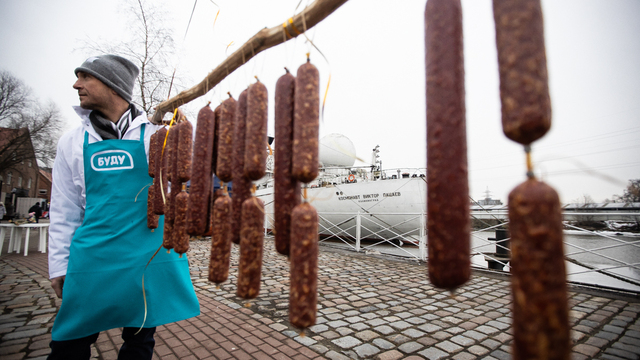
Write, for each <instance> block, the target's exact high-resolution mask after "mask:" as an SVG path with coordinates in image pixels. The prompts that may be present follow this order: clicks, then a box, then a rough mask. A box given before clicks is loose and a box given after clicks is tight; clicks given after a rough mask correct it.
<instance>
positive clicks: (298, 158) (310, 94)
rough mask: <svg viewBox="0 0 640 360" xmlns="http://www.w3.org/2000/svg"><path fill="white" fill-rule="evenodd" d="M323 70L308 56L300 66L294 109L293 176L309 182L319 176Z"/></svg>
mask: <svg viewBox="0 0 640 360" xmlns="http://www.w3.org/2000/svg"><path fill="white" fill-rule="evenodd" d="M319 105H320V74H319V73H318V69H317V68H316V67H315V66H314V65H312V64H311V63H310V62H309V61H308V60H307V63H306V64H304V65H301V66H300V67H299V68H298V73H297V76H296V84H295V103H294V110H293V155H292V156H293V159H292V165H291V174H292V176H293V177H294V178H295V179H296V180H298V181H301V182H303V183H308V182H310V181H312V180H313V179H315V178H316V177H317V176H318V166H319V163H318V143H319V140H318V135H319V126H320V110H319Z"/></svg>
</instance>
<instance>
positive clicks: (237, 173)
mask: <svg viewBox="0 0 640 360" xmlns="http://www.w3.org/2000/svg"><path fill="white" fill-rule="evenodd" d="M247 94H248V91H247V90H244V91H242V93H240V96H238V101H237V103H236V120H235V122H234V126H233V196H232V197H231V201H232V202H233V206H232V208H233V215H232V217H231V241H232V242H233V243H234V244H240V227H241V224H242V203H244V201H245V200H247V199H248V198H249V197H251V185H252V183H251V180H249V179H248V178H247V177H246V176H245V175H244V152H245V146H244V143H245V134H246V129H247Z"/></svg>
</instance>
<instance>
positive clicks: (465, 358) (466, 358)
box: [452, 352, 574, 360]
mask: <svg viewBox="0 0 640 360" xmlns="http://www.w3.org/2000/svg"><path fill="white" fill-rule="evenodd" d="M476 358H477V356H475V355H473V354H470V353H468V352H461V353H457V354H455V355H453V357H452V359H454V360H473V359H476ZM572 360H574V359H572Z"/></svg>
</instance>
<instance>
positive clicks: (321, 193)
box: [256, 177, 426, 245]
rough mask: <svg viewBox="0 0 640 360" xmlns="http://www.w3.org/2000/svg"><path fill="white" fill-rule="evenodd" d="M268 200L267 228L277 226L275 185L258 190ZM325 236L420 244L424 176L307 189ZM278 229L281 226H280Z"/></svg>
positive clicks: (423, 221) (320, 232) (263, 198)
mask: <svg viewBox="0 0 640 360" xmlns="http://www.w3.org/2000/svg"><path fill="white" fill-rule="evenodd" d="M256 196H258V197H260V198H261V199H262V200H263V201H264V203H265V227H266V228H268V229H273V223H274V221H273V219H274V213H273V187H268V188H263V189H260V190H258V191H256ZM307 198H308V199H309V201H311V203H312V205H313V206H314V207H315V208H316V209H317V211H318V215H319V234H320V236H321V237H322V238H323V239H331V238H336V239H344V238H349V239H361V240H372V241H383V240H388V241H394V242H396V243H398V244H403V243H405V244H406V243H413V244H416V245H417V244H418V242H419V240H420V237H423V236H424V233H425V213H426V204H425V203H426V201H425V199H426V181H425V179H424V178H423V177H412V178H401V179H387V180H378V181H362V182H355V183H345V184H339V185H328V186H324V187H311V188H308V189H307ZM276 231H277V229H276Z"/></svg>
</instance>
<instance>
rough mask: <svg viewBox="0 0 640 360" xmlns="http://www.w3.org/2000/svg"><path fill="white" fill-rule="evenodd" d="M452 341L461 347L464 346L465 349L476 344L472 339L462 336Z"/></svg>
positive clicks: (453, 338) (455, 337)
mask: <svg viewBox="0 0 640 360" xmlns="http://www.w3.org/2000/svg"><path fill="white" fill-rule="evenodd" d="M450 340H451V341H452V342H454V343H456V344H458V345H460V346H464V347H467V346H470V345H472V344H474V343H475V340H473V339H471V338H468V337H466V336H462V335H457V336H454V337H452V338H451V339H450Z"/></svg>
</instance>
